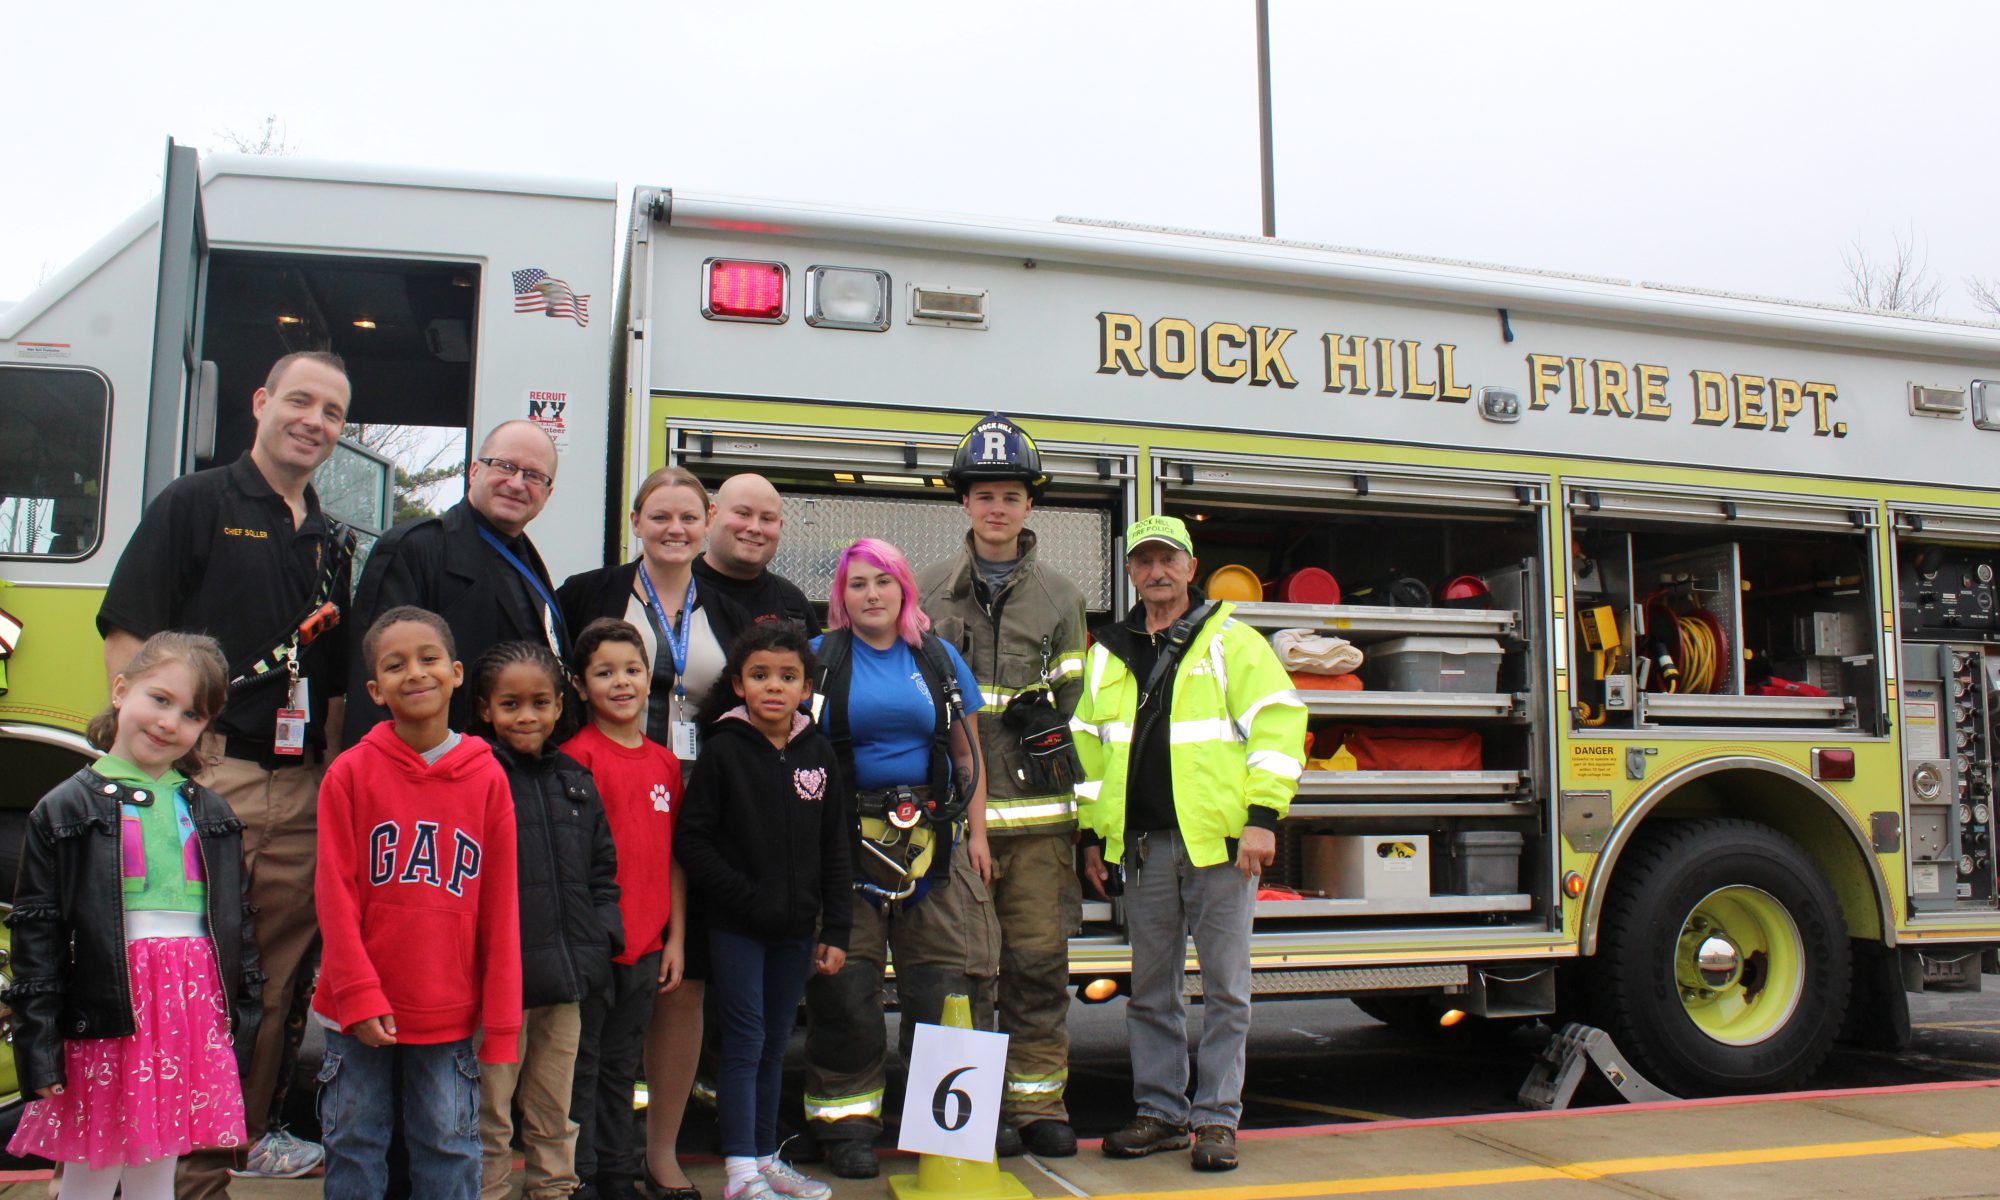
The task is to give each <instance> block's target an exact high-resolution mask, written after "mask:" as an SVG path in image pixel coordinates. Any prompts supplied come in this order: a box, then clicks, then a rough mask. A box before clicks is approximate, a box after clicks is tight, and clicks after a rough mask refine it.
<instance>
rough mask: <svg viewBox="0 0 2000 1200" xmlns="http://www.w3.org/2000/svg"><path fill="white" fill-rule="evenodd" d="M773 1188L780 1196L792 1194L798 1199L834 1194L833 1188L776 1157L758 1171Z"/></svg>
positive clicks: (823, 1199)
mask: <svg viewBox="0 0 2000 1200" xmlns="http://www.w3.org/2000/svg"><path fill="white" fill-rule="evenodd" d="M757 1173H758V1174H759V1175H761V1176H763V1179H764V1182H765V1183H768V1184H770V1185H771V1190H772V1191H774V1192H776V1193H778V1194H779V1195H780V1196H792V1197H795V1198H796V1200H827V1197H829V1196H831V1195H833V1188H832V1187H830V1186H828V1185H827V1184H824V1183H821V1182H820V1181H819V1180H817V1179H814V1178H813V1177H812V1176H810V1175H807V1174H805V1173H804V1172H802V1171H798V1170H795V1169H794V1168H793V1167H792V1166H791V1164H789V1163H787V1162H785V1161H784V1160H783V1159H774V1160H773V1161H772V1163H771V1165H770V1166H768V1167H764V1168H762V1169H761V1170H759V1171H758V1172H757Z"/></svg>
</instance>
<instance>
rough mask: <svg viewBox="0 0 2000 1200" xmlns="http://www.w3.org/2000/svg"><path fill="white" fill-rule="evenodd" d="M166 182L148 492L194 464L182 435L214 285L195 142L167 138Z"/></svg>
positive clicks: (194, 395) (194, 394)
mask: <svg viewBox="0 0 2000 1200" xmlns="http://www.w3.org/2000/svg"><path fill="white" fill-rule="evenodd" d="M165 177H166V183H165V185H164V186H163V187H162V188H161V211H160V276H159V291H158V298H157V302H156V304H155V306H154V310H153V312H154V316H153V370H152V390H151V392H150V393H149V396H150V399H149V400H148V401H147V416H148V419H147V422H146V499H147V501H149V502H150V501H151V500H152V499H153V497H155V496H157V495H159V494H160V491H161V489H162V488H165V487H166V486H167V484H169V483H171V482H173V480H174V479H175V478H177V477H178V476H180V475H182V474H183V473H185V472H187V471H191V470H193V469H194V442H193V439H191V438H185V437H183V436H182V434H183V431H184V430H185V428H186V423H187V422H188V420H190V418H191V416H192V414H193V413H194V411H195V403H196V400H197V399H198V394H199V392H200V388H201V314H202V300H203V296H204V294H205V292H206V291H207V287H208V226H207V222H206V221H205V220H203V218H202V212H201V162H200V158H199V156H198V155H197V154H196V153H195V151H194V148H193V147H192V146H177V145H175V144H174V142H173V139H172V138H169V139H167V168H166V172H165Z"/></svg>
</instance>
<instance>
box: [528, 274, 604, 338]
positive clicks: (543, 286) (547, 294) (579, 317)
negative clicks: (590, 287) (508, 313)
mask: <svg viewBox="0 0 2000 1200" xmlns="http://www.w3.org/2000/svg"><path fill="white" fill-rule="evenodd" d="M514 311H515V312H517V313H531V312H538V313H541V314H542V315H544V316H549V317H568V318H569V319H571V320H572V321H575V322H576V323H577V324H578V325H588V324H590V297H589V296H579V295H577V294H576V292H574V291H572V290H571V289H570V286H569V285H568V284H567V283H564V282H563V281H562V280H560V279H557V278H556V277H555V276H553V275H551V274H549V273H548V272H547V271H544V270H542V269H541V268H540V267H529V268H527V269H526V270H521V271H516V272H514Z"/></svg>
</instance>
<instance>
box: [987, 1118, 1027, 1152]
mask: <svg viewBox="0 0 2000 1200" xmlns="http://www.w3.org/2000/svg"><path fill="white" fill-rule="evenodd" d="M1026 1150H1027V1147H1026V1146H1023V1145H1022V1144H1021V1131H1020V1130H1018V1129H1016V1128H1014V1127H1013V1126H1012V1125H1009V1124H1008V1123H1007V1122H1005V1121H1002V1122H1000V1128H999V1131H998V1132H996V1133H995V1134H994V1135H993V1157H995V1158H1019V1157H1020V1156H1021V1155H1022V1154H1023V1153H1025V1152H1026Z"/></svg>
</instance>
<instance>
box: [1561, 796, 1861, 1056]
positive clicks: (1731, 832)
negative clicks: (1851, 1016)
mask: <svg viewBox="0 0 2000 1200" xmlns="http://www.w3.org/2000/svg"><path fill="white" fill-rule="evenodd" d="M1616 869H1617V875H1616V876H1615V877H1614V878H1613V879H1612V881H1611V892H1610V895H1609V896H1608V897H1607V899H1606V904H1605V916H1604V924H1603V927H1602V929H1601V930H1600V932H1599V935H1598V943H1597V955H1596V957H1595V958H1594V959H1593V960H1592V964H1591V974H1592V976H1593V979H1592V987H1591V992H1592V994H1593V995H1592V1001H1593V1004H1594V1006H1595V1011H1596V1016H1597V1024H1598V1025H1600V1026H1602V1027H1603V1028H1604V1029H1606V1030H1607V1031H1609V1032H1610V1034H1611V1036H1612V1037H1613V1038H1614V1039H1615V1040H1616V1041H1617V1043H1618V1046H1619V1048H1620V1049H1621V1050H1623V1051H1624V1052H1625V1053H1626V1054H1627V1055H1629V1056H1631V1058H1632V1060H1633V1062H1634V1065H1636V1066H1638V1067H1639V1069H1640V1070H1641V1071H1643V1072H1644V1073H1645V1074H1646V1075H1647V1077H1648V1078H1650V1079H1652V1081H1653V1082H1655V1083H1657V1084H1659V1085H1660V1086H1661V1087H1664V1088H1666V1089H1667V1090H1668V1091H1671V1092H1674V1093H1675V1094H1677V1095H1682V1096H1704V1095H1718V1094H1727V1093H1737V1092H1765V1091H1775V1090H1780V1089H1784V1088H1788V1087H1793V1086H1796V1085H1797V1084H1799V1083H1801V1082H1802V1081H1804V1080H1805V1079H1806V1078H1807V1077H1808V1076H1810V1075H1811V1074H1812V1073H1813V1071H1814V1070H1816V1069H1817V1068H1818V1067H1819V1064H1820V1062H1821V1060H1822V1059H1824V1058H1825V1057H1826V1053H1827V1050H1828V1049H1829V1048H1830V1047H1831V1046H1832V1045H1833V1039H1834V1035H1835V1034H1836V1033H1838V1032H1839V1031H1840V1026H1841V1018H1842V1017H1843V1016H1844V1015H1845V1013H1846V1011H1847V1003H1848V991H1849V979H1850V975H1851V961H1850V958H1849V951H1848V944H1847V927H1846V923H1845V921H1844V920H1843V919H1842V917H1841V912H1840V903H1839V901H1838V900H1837V899H1836V898H1835V897H1834V894H1833V889H1832V887H1831V886H1830V885H1829V884H1828V883H1827V881H1826V880H1825V878H1824V877H1822V876H1821V874H1820V872H1819V869H1818V868H1817V867H1816V866H1815V865H1814V863H1813V861H1812V859H1811V858H1810V857H1808V856H1807V854H1806V852H1805V851H1804V850H1802V849H1800V847H1799V845H1798V843H1796V842H1794V841H1792V840H1791V839H1790V838H1788V837H1786V836H1785V835H1784V834H1782V833H1779V832H1778V831H1777V830H1775V829H1771V828H1769V827H1768V826H1764V825H1759V824H1757V823H1755V822H1753V821H1743V820H1733V819H1732V820H1699V821H1670V822H1665V823H1663V824H1661V825H1660V826H1659V827H1658V828H1657V829H1652V830H1648V831H1647V833H1646V834H1644V835H1642V837H1641V839H1640V840H1639V841H1636V842H1634V843H1633V845H1632V847H1631V848H1630V849H1629V850H1627V851H1626V852H1625V854H1624V856H1623V857H1622V858H1620V860H1619V862H1618V865H1617V868H1616Z"/></svg>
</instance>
